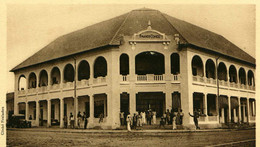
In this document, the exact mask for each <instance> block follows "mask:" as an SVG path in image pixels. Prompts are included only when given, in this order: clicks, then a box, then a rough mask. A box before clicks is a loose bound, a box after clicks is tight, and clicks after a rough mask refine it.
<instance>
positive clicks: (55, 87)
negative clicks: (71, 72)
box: [50, 84, 60, 90]
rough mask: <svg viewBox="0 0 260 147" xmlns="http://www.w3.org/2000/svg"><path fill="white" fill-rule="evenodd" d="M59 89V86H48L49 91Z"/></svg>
mask: <svg viewBox="0 0 260 147" xmlns="http://www.w3.org/2000/svg"><path fill="white" fill-rule="evenodd" d="M59 88H60V84H53V85H51V86H50V90H56V89H59Z"/></svg>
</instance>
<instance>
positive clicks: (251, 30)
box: [6, 4, 256, 92]
mask: <svg viewBox="0 0 260 147" xmlns="http://www.w3.org/2000/svg"><path fill="white" fill-rule="evenodd" d="M143 7H146V8H152V9H157V10H159V11H161V12H163V13H166V14H168V15H170V16H173V17H176V18H178V19H181V20H184V21H187V22H190V23H192V24H195V25H197V26H200V27H202V28H205V29H207V30H210V31H212V32H215V33H217V34H220V35H222V36H224V37H225V38H226V39H228V40H229V41H231V42H232V43H234V44H235V45H237V46H238V47H240V48H241V49H243V50H244V51H246V52H247V53H249V54H250V55H251V56H253V57H255V35H256V34H255V31H256V30H255V27H256V26H255V14H256V13H255V6H254V5H248V4H247V5H245V4H239V5H238V4H237V5H234V4H233V5H231V4H229V5H216V4H215V5H208V4H203V5H202V4H200V5H199V4H178V5H174V4H167V5H165V4H164V5H159V4H156V5H152V4H147V5H144V4H138V5H133V4H128V5H126V4H124V5H123V4H117V5H112V4H109V5H102V4H92V5H84V4H82V5H79V4H73V5H53V4H52V5H50V4H8V5H7V18H6V19H7V28H6V31H7V38H6V41H7V71H6V73H7V81H8V82H10V84H7V85H8V87H7V92H12V91H14V75H13V73H10V72H8V71H9V70H11V69H12V68H13V67H15V66H16V65H18V64H20V63H21V62H22V61H24V60H25V59H27V58H28V57H30V56H31V55H33V54H34V53H36V52H37V51H39V50H40V49H42V48H43V47H44V46H46V45H48V44H49V43H50V42H51V41H53V40H55V39H56V38H57V37H59V36H61V35H64V34H67V33H70V32H73V31H76V30H78V29H81V28H84V27H86V26H89V25H92V24H95V23H98V22H100V21H104V20H107V19H110V18H113V17H116V16H119V15H122V14H124V13H127V12H129V11H131V10H134V9H139V8H143Z"/></svg>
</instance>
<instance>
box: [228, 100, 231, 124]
mask: <svg viewBox="0 0 260 147" xmlns="http://www.w3.org/2000/svg"><path fill="white" fill-rule="evenodd" d="M228 122H231V97H230V96H228Z"/></svg>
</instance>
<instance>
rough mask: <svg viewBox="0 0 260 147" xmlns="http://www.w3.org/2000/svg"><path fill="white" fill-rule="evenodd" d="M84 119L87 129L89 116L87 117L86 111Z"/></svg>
mask: <svg viewBox="0 0 260 147" xmlns="http://www.w3.org/2000/svg"><path fill="white" fill-rule="evenodd" d="M83 120H84V129H87V127H88V118H87V115H86V112H83Z"/></svg>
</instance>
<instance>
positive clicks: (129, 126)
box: [126, 113, 131, 132]
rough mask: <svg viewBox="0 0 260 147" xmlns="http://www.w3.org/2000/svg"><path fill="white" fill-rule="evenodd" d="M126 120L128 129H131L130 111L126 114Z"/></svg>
mask: <svg viewBox="0 0 260 147" xmlns="http://www.w3.org/2000/svg"><path fill="white" fill-rule="evenodd" d="M126 122H127V131H129V132H130V131H131V115H130V113H128V115H127V116H126Z"/></svg>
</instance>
